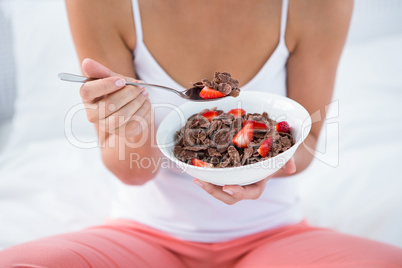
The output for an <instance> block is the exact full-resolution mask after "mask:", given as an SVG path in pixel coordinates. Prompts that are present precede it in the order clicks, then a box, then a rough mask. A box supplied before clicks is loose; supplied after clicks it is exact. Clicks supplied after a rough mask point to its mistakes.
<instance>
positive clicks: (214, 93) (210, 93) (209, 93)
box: [200, 87, 226, 99]
mask: <svg viewBox="0 0 402 268" xmlns="http://www.w3.org/2000/svg"><path fill="white" fill-rule="evenodd" d="M225 96H226V95H225V94H223V93H222V92H220V91H218V90H216V89H213V88H210V87H204V88H203V89H201V92H200V97H201V98H203V99H217V98H222V97H225Z"/></svg>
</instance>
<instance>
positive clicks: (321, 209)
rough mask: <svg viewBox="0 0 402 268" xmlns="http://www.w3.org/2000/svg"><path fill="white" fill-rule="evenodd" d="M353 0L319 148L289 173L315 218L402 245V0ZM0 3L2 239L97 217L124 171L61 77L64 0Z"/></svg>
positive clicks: (66, 67)
mask: <svg viewBox="0 0 402 268" xmlns="http://www.w3.org/2000/svg"><path fill="white" fill-rule="evenodd" d="M355 3H356V4H355V11H354V14H353V20H352V25H351V30H350V33H349V37H348V41H347V45H346V48H345V50H344V53H343V55H342V58H341V61H340V65H339V70H338V75H337V80H336V88H335V94H334V97H333V101H332V102H331V103H330V104H329V105H328V112H327V119H326V121H325V123H324V128H323V132H322V135H321V137H320V140H319V146H318V152H317V153H316V157H315V160H314V161H313V163H312V164H311V166H310V167H309V168H308V170H306V171H304V172H303V173H301V174H299V175H297V176H294V178H293V180H295V181H296V182H297V184H298V192H299V196H300V199H301V202H302V204H303V210H304V213H305V215H306V219H307V221H308V222H309V223H311V224H314V225H318V226H323V227H329V228H334V229H336V230H339V231H341V232H344V233H349V234H354V235H358V236H363V237H368V238H371V239H375V240H378V241H383V242H386V243H390V244H393V245H397V246H399V247H402V175H401V174H400V173H401V172H400V171H399V170H398V167H399V166H400V163H401V162H402V156H401V152H402V139H400V138H399V134H400V133H401V132H402V112H401V105H400V102H401V100H402V51H401V47H402V17H401V16H400V14H402V2H401V1H399V0H386V1H382V0H376V1H374V0H357V1H356V2H355ZM0 10H1V12H0V16H1V17H0V18H1V21H7V24H2V25H3V26H7V27H8V30H9V34H8V35H7V34H5V35H2V39H0V43H1V44H2V46H0V48H1V49H2V50H3V51H2V52H3V54H0V55H8V56H9V57H8V61H5V60H2V61H0V70H1V74H2V75H3V77H8V78H10V77H15V79H12V81H11V82H9V83H7V85H3V84H0V85H1V86H2V87H1V88H0V93H1V94H0V97H1V98H2V102H0V103H2V104H1V105H2V107H1V108H2V109H3V110H4V111H7V112H8V113H9V114H7V117H4V118H1V120H2V121H1V122H0V248H5V247H8V246H11V245H14V244H17V243H21V242H24V241H28V240H32V239H35V238H39V237H42V236H47V235H52V234H57V233H63V232H70V231H75V230H79V229H81V228H84V227H86V226H91V225H95V224H101V223H102V222H104V220H105V219H106V218H107V217H108V215H109V211H110V208H111V206H112V200H113V199H112V196H113V193H114V190H115V188H116V185H118V184H119V183H120V182H119V181H118V180H117V179H116V178H115V177H114V176H113V175H112V174H111V173H110V172H109V171H108V170H107V169H106V168H105V167H104V166H103V164H102V162H101V159H100V153H99V149H98V148H97V142H96V135H95V131H94V129H93V128H92V126H91V125H90V124H89V123H87V121H86V116H85V112H84V110H83V106H82V105H81V102H80V98H79V92H78V89H79V86H77V85H76V84H70V83H62V82H60V81H59V80H58V79H57V73H58V72H61V71H63V72H71V73H79V72H80V68H79V63H78V59H77V56H76V55H75V51H74V46H73V43H72V40H71V36H70V33H69V29H68V23H67V16H66V12H65V7H64V1H62V0H35V1H32V0H9V1H7V0H2V1H0ZM3 30H4V29H3ZM7 42H8V43H7ZM10 42H11V43H10ZM6 44H9V45H8V46H6ZM7 49H8V50H7ZM5 50H7V51H6V52H4V51H5ZM10 55H11V56H12V57H11V60H10ZM10 62H11V63H10ZM10 70H11V71H12V72H11V71H10ZM5 73H7V74H5ZM6 106H7V107H6ZM3 110H2V114H5V113H6V112H3Z"/></svg>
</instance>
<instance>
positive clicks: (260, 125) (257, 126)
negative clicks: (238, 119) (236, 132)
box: [243, 120, 268, 129]
mask: <svg viewBox="0 0 402 268" xmlns="http://www.w3.org/2000/svg"><path fill="white" fill-rule="evenodd" d="M248 122H252V123H253V125H254V129H268V127H267V125H265V124H264V123H261V122H257V121H254V120H244V121H243V127H244V126H245V125H246V124H247V123H248Z"/></svg>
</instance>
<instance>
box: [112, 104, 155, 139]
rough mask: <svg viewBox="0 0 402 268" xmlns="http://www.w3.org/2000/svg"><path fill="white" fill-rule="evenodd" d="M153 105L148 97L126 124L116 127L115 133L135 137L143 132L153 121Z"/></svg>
mask: <svg viewBox="0 0 402 268" xmlns="http://www.w3.org/2000/svg"><path fill="white" fill-rule="evenodd" d="M151 110H152V106H151V103H150V102H149V100H148V99H147V100H146V101H145V102H144V103H143V104H142V106H141V107H140V108H139V109H138V110H137V111H136V113H135V114H133V115H132V116H131V117H130V119H129V120H128V121H127V123H126V124H124V125H122V126H120V127H119V128H118V129H116V131H115V134H117V135H119V136H128V137H134V136H137V135H139V134H141V133H142V132H143V131H145V130H146V129H147V128H149V124H150V123H151V117H152V114H151V113H152V111H151Z"/></svg>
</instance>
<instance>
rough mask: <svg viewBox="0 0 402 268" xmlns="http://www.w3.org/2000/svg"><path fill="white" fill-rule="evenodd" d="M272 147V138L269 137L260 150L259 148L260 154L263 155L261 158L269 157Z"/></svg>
mask: <svg viewBox="0 0 402 268" xmlns="http://www.w3.org/2000/svg"><path fill="white" fill-rule="evenodd" d="M271 147H272V137H268V139H266V140H265V141H263V143H262V144H261V145H260V148H258V153H259V154H260V155H261V157H267V156H268V154H269V152H270V151H271Z"/></svg>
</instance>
